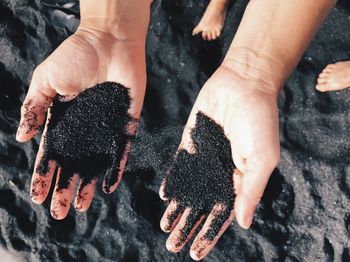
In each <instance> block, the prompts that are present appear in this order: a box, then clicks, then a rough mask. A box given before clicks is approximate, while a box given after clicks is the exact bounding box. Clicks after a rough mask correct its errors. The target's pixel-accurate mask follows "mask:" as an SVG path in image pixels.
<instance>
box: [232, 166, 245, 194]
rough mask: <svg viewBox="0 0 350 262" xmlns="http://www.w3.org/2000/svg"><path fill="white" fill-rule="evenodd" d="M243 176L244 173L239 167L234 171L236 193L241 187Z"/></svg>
mask: <svg viewBox="0 0 350 262" xmlns="http://www.w3.org/2000/svg"><path fill="white" fill-rule="evenodd" d="M242 177H243V174H242V173H241V172H240V171H239V170H238V169H235V170H234V173H233V185H234V190H235V194H236V195H237V194H238V192H239V190H240V188H241V185H242Z"/></svg>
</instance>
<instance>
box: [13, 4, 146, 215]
mask: <svg viewBox="0 0 350 262" xmlns="http://www.w3.org/2000/svg"><path fill="white" fill-rule="evenodd" d="M131 2H132V3H133V4H134V5H135V4H138V3H137V2H136V1H131ZM131 2H130V3H131ZM145 3H146V1H145ZM125 5H126V4H125ZM139 6H142V8H144V7H147V5H146V4H142V5H139ZM127 7H128V6H127ZM128 8H129V9H130V8H131V7H128ZM139 9H140V8H139ZM137 11H140V13H139V14H136V18H137V22H135V21H132V20H131V19H130V20H128V22H121V21H119V24H114V25H113V30H114V31H113V33H111V31H112V30H110V28H103V27H99V25H108V23H109V22H110V21H106V22H105V23H104V21H101V19H99V20H96V21H94V19H93V18H92V19H89V20H87V21H88V22H86V23H82V24H81V25H80V27H79V29H78V31H77V32H76V33H75V34H74V35H72V36H70V37H69V38H68V39H67V40H65V41H64V42H63V43H62V44H61V45H60V46H59V47H58V48H57V49H56V50H55V51H54V52H53V53H52V54H51V55H50V56H49V57H48V58H47V59H46V60H45V61H44V62H43V63H42V64H40V65H39V66H38V67H37V68H36V69H35V71H34V74H33V78H32V81H31V84H30V87H29V90H28V93H27V96H26V98H25V100H24V102H23V106H22V110H21V120H20V124H19V128H18V131H17V136H16V138H17V140H18V141H19V142H26V141H28V140H30V139H31V138H32V137H33V136H34V135H35V134H36V133H37V132H38V130H39V128H40V127H41V126H42V125H43V124H44V122H45V120H46V119H47V121H46V125H45V128H44V132H43V137H42V139H41V143H40V147H39V151H38V154H37V158H36V161H35V168H34V173H33V176H32V183H31V192H30V194H31V198H32V200H33V201H34V202H35V203H37V204H41V203H43V202H44V200H45V199H46V197H47V195H48V192H49V190H50V186H51V182H52V179H53V175H54V172H55V170H56V168H58V175H57V180H56V187H55V189H54V193H53V197H52V201H51V214H52V216H53V217H54V218H56V219H63V218H64V217H66V215H67V214H68V211H69V208H70V203H71V201H72V200H73V196H74V188H75V184H76V183H77V182H78V176H77V175H75V176H74V177H73V179H71V180H69V181H68V187H67V188H65V189H62V190H58V187H57V186H58V183H59V181H60V174H61V169H60V167H59V165H58V164H57V163H56V162H54V161H50V162H49V168H48V169H47V173H46V174H40V173H39V172H38V170H37V167H38V165H39V163H40V161H41V159H42V158H43V154H44V137H45V133H46V130H47V127H48V122H49V121H48V120H49V118H50V114H48V115H47V111H48V109H49V107H50V105H51V102H52V99H53V98H54V97H55V96H56V95H61V96H65V97H66V99H70V97H74V96H76V95H78V94H79V93H81V92H82V91H84V90H85V89H87V88H89V87H93V86H95V85H96V84H98V83H103V82H106V81H111V82H117V83H120V84H122V85H124V86H125V87H127V88H129V95H130V97H131V105H130V108H129V111H128V113H129V114H130V115H131V116H132V117H133V118H135V119H138V118H139V115H140V112H141V108H142V103H143V98H144V93H145V86H146V68H145V36H146V31H147V26H148V18H149V17H148V16H149V14H148V12H149V6H148V10H147V9H146V11H144V10H138V9H135V10H134V11H133V12H136V13H137ZM131 17H134V16H131ZM129 18H130V17H129ZM137 23H138V24H139V25H138V26H137ZM136 26H137V29H135V28H136ZM46 115H47V116H46ZM134 131H135V130H134ZM128 148H129V145H128V146H126V148H125V155H124V158H123V159H122V161H121V162H120V165H119V171H118V172H117V173H116V174H115V176H116V177H117V179H114V181H116V182H115V184H113V185H108V189H107V190H106V177H105V180H104V185H103V189H104V191H105V192H108V193H110V192H113V191H114V190H115V189H116V187H117V185H118V183H119V181H120V178H121V175H122V173H123V169H124V166H125V164H126V157H127V151H128ZM61 179H62V178H61ZM95 190H96V179H94V180H93V181H92V182H91V183H88V184H87V185H86V184H84V183H83V181H81V182H80V186H79V188H78V191H77V197H76V198H75V208H76V209H77V210H78V211H85V210H87V209H88V208H89V206H90V204H91V201H92V198H93V195H94V193H95ZM62 203H64V204H62Z"/></svg>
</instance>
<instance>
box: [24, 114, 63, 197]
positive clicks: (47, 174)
mask: <svg viewBox="0 0 350 262" xmlns="http://www.w3.org/2000/svg"><path fill="white" fill-rule="evenodd" d="M49 122H50V112H49V113H48V115H47V120H46V124H45V129H44V132H43V136H42V138H41V141H40V145H39V150H38V153H37V155H36V159H35V165H34V172H33V176H32V182H31V188H30V197H31V199H32V201H33V202H34V203H36V204H42V203H43V202H44V201H45V199H46V197H47V195H48V193H49V191H50V187H51V183H52V177H53V175H54V173H55V170H56V166H57V164H56V162H55V161H52V160H50V159H47V157H46V154H45V136H46V132H47V128H48V123H49Z"/></svg>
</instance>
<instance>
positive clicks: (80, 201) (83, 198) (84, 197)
mask: <svg viewBox="0 0 350 262" xmlns="http://www.w3.org/2000/svg"><path fill="white" fill-rule="evenodd" d="M96 183H97V179H93V180H91V181H90V182H88V183H86V182H85V181H84V180H81V181H80V183H79V187H78V192H77V196H76V198H75V201H74V207H75V209H76V210H77V211H79V212H85V211H86V210H88V208H89V207H90V205H91V202H92V199H93V198H94V195H95V192H96Z"/></svg>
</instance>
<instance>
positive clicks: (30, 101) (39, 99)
mask: <svg viewBox="0 0 350 262" xmlns="http://www.w3.org/2000/svg"><path fill="white" fill-rule="evenodd" d="M45 75H46V74H40V73H38V70H37V69H36V70H35V71H34V74H33V79H32V82H31V84H30V87H29V89H28V93H27V96H26V98H25V100H24V102H23V105H22V107H21V120H20V122H19V127H18V130H17V135H16V139H17V141H18V142H26V141H28V140H30V139H31V138H32V137H33V136H34V135H35V134H36V133H37V131H38V129H39V128H40V127H41V126H42V124H43V123H44V121H45V119H46V113H47V110H48V108H49V106H50V104H51V102H52V98H53V97H54V96H55V95H56V92H55V91H54V90H53V89H52V88H50V87H49V86H48V81H46V80H45V81H43V78H44V77H45V78H46V76H45Z"/></svg>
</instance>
